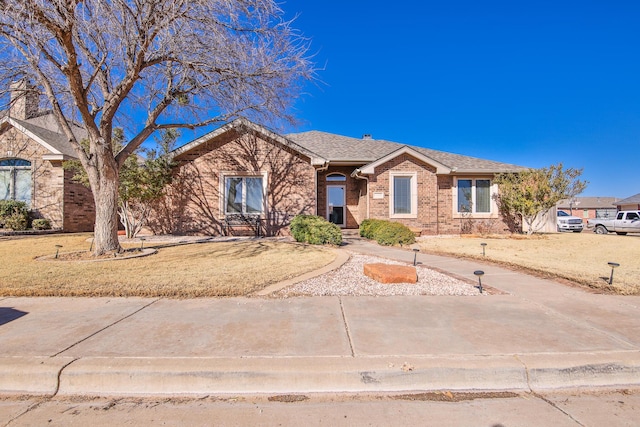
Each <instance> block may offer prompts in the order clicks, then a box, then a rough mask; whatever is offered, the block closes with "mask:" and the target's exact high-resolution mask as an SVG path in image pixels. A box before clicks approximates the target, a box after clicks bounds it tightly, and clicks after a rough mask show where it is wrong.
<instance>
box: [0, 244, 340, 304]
mask: <svg viewBox="0 0 640 427" xmlns="http://www.w3.org/2000/svg"><path fill="white" fill-rule="evenodd" d="M90 236H91V235H90V234H86V233H85V234H58V235H48V236H38V237H20V238H5V239H1V240H0V259H2V260H3V262H2V263H3V267H2V269H0V295H1V296H66V297H68V296H114V297H116V296H117V297H127V296H139V297H170V298H196V297H228V296H243V295H248V294H250V293H252V292H255V291H258V290H261V289H263V288H265V287H266V286H268V285H270V284H273V283H277V282H279V281H282V280H286V279H289V278H292V277H296V276H299V275H301V274H303V273H306V272H308V271H311V270H314V269H317V268H320V267H322V266H324V265H326V264H328V263H330V262H331V261H333V259H334V258H335V255H334V253H333V252H332V251H330V250H328V249H326V248H323V247H317V246H309V245H302V244H297V243H289V242H282V241H273V240H266V239H265V240H242V241H236V242H207V243H197V244H189V245H181V246H173V247H160V248H159V249H158V253H157V254H155V255H152V256H148V257H143V258H133V259H127V260H114V261H105V262H73V261H38V260H36V259H35V258H37V257H40V256H44V255H54V254H55V251H56V247H55V245H62V248H60V252H61V253H62V252H73V251H81V250H84V251H86V250H88V249H89V245H90V242H88V241H87V239H88V238H89V237H90ZM123 246H124V245H123ZM139 246H140V245H139V244H136V245H131V246H130V247H139ZM147 246H148V245H145V247H147ZM149 246H152V245H149Z"/></svg>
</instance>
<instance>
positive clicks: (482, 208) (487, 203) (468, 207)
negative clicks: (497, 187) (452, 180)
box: [458, 179, 491, 213]
mask: <svg viewBox="0 0 640 427" xmlns="http://www.w3.org/2000/svg"><path fill="white" fill-rule="evenodd" d="M458 212H459V213H491V180H489V179H459V180H458Z"/></svg>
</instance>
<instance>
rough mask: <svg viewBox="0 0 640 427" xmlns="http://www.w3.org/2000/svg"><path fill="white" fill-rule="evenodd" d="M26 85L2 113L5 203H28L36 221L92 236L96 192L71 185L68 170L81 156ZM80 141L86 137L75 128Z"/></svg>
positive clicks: (14, 89)
mask: <svg viewBox="0 0 640 427" xmlns="http://www.w3.org/2000/svg"><path fill="white" fill-rule="evenodd" d="M32 89H33V88H30V87H27V85H26V82H25V81H24V80H23V81H20V82H16V83H14V84H13V85H12V86H11V104H10V108H9V109H8V110H6V111H2V112H0V200H6V199H11V200H19V201H23V202H26V203H27V205H28V206H29V209H30V210H31V212H32V214H33V216H34V217H36V218H46V219H48V220H49V221H51V226H52V227H53V228H54V229H60V230H64V231H68V232H77V231H91V230H93V223H94V221H95V209H94V204H93V196H92V194H91V191H90V190H89V189H88V188H86V187H84V186H83V185H81V184H77V183H75V182H73V181H71V178H72V176H73V173H72V172H71V171H68V170H67V171H66V170H64V169H63V168H62V162H63V161H64V160H70V159H75V158H76V155H75V153H74V152H73V149H72V148H71V146H70V145H69V143H68V141H67V138H66V137H65V136H64V135H63V133H62V132H61V131H60V129H59V127H58V124H57V122H56V120H55V118H54V116H53V114H52V113H51V112H50V111H42V110H40V109H39V108H38V101H39V94H38V93H37V92H36V91H34V90H32ZM73 130H74V132H75V133H76V135H77V136H78V138H79V139H82V138H84V137H85V136H86V132H85V131H84V129H82V128H81V127H79V126H74V128H73Z"/></svg>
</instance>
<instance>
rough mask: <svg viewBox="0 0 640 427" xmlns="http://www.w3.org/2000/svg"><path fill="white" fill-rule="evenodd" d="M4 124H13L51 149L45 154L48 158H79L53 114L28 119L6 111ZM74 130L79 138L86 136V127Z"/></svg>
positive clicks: (0, 122) (2, 120)
mask: <svg viewBox="0 0 640 427" xmlns="http://www.w3.org/2000/svg"><path fill="white" fill-rule="evenodd" d="M4 124H7V125H10V126H13V127H14V128H16V129H17V130H18V131H20V132H22V133H23V134H25V135H27V136H28V137H29V138H31V139H33V140H34V141H36V142H37V143H38V144H40V145H42V146H43V147H44V148H46V149H47V150H49V151H50V152H51V154H47V155H45V158H46V159H48V160H63V159H67V158H73V159H75V158H77V156H76V154H75V152H74V150H73V148H72V147H71V144H70V143H69V141H68V140H67V137H66V136H65V135H64V134H62V133H61V132H59V131H58V126H57V123H56V122H55V119H54V118H53V115H52V114H44V115H41V116H37V117H33V118H30V119H27V120H18V119H16V118H14V117H11V116H10V115H9V114H6V113H5V114H3V115H2V117H1V118H0V126H1V125H4ZM73 131H74V133H75V134H76V137H78V138H83V137H86V132H85V131H84V129H82V128H80V127H78V126H73Z"/></svg>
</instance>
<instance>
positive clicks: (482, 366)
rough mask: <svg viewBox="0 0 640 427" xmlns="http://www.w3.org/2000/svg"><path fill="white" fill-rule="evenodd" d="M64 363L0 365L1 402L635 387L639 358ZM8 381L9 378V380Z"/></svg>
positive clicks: (18, 361) (606, 355)
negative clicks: (7, 398)
mask: <svg viewBox="0 0 640 427" xmlns="http://www.w3.org/2000/svg"><path fill="white" fill-rule="evenodd" d="M71 361H73V360H72V359H70V358H24V359H20V358H4V359H0V375H2V376H0V384H1V386H0V387H1V388H2V389H1V390H0V393H14V394H16V393H23V394H56V391H57V394H60V395H103V396H104V395H123V396H141V395H174V396H176V395H206V394H229V393H234V394H254V393H327V392H330V393H355V392H368V393H379V392H400V391H401V392H425V391H443V390H450V391H549V390H566V389H592V388H634V387H640V352H637V351H630V352H604V353H565V354H557V353H556V354H527V355H470V356H466V355H451V356H438V357H436V356H408V357H403V356H376V357H337V356H336V357H252V358H187V357H177V358H144V357H142V358H137V357H136V358H127V357H124V358H108V357H87V358H82V359H78V360H75V361H74V362H73V363H70V362H71ZM67 365H68V366H67ZM64 366H66V368H65V367H64ZM59 369H62V372H61V373H60V374H59V376H58V372H59V371H58V370H59ZM7 372H14V373H15V374H14V376H13V377H12V378H9V375H7ZM58 377H59V381H60V382H59V385H58V384H57V382H56V381H57V379H58ZM6 379H10V380H11V381H9V382H8V381H6Z"/></svg>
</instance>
